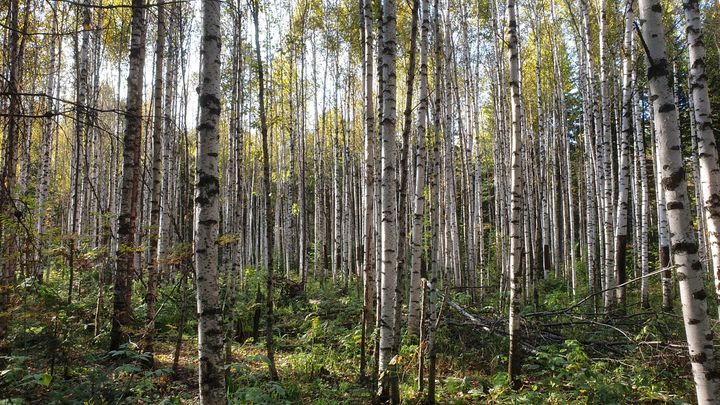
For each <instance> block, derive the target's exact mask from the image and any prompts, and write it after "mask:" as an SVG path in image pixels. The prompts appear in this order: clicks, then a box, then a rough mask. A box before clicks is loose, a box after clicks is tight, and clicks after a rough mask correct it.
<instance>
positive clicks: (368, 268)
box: [360, 0, 377, 376]
mask: <svg viewBox="0 0 720 405" xmlns="http://www.w3.org/2000/svg"><path fill="white" fill-rule="evenodd" d="M362 6H363V7H362V10H363V11H362V21H363V31H364V34H365V38H364V45H363V51H364V55H363V59H364V66H363V69H364V73H365V82H364V87H363V89H364V96H365V110H364V113H365V196H364V198H365V227H364V232H365V237H364V240H363V244H364V247H365V249H364V256H363V260H364V266H363V286H364V288H363V319H362V338H363V340H362V345H361V348H360V349H361V352H360V356H361V360H360V363H361V364H360V375H361V376H364V374H365V352H366V350H365V345H366V342H367V335H368V328H369V327H370V325H371V324H372V320H373V319H375V306H376V305H377V303H376V301H377V299H376V294H377V293H376V291H375V283H376V280H375V249H374V247H375V241H374V238H373V236H374V234H375V214H374V209H375V207H374V199H375V107H374V105H373V104H374V103H373V100H374V95H373V69H374V67H373V49H374V46H373V41H374V38H373V27H372V14H371V13H372V4H371V1H370V0H363V3H362Z"/></svg>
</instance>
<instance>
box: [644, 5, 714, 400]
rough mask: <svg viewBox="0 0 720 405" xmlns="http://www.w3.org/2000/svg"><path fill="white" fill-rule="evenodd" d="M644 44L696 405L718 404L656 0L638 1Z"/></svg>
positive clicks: (702, 292) (663, 37) (710, 339)
mask: <svg viewBox="0 0 720 405" xmlns="http://www.w3.org/2000/svg"><path fill="white" fill-rule="evenodd" d="M639 5H640V22H641V28H642V40H643V41H644V46H645V47H646V52H647V62H648V70H647V76H648V84H649V87H650V99H651V100H652V107H653V112H654V118H655V122H656V130H657V135H656V136H657V144H658V160H659V162H660V165H659V168H658V169H659V170H658V171H659V173H660V177H661V184H662V189H663V190H662V191H663V193H664V195H665V199H666V207H667V216H668V225H669V228H670V242H671V244H672V255H673V259H674V260H673V262H674V264H675V265H676V266H677V278H678V283H679V285H680V299H681V301H682V304H683V306H682V308H683V320H684V322H685V334H686V336H687V342H688V350H689V353H690V362H691V364H692V370H693V376H694V379H695V388H696V391H697V399H698V403H701V404H703V403H716V402H717V401H718V399H719V398H718V379H719V377H720V374H719V373H718V370H717V367H716V365H715V358H714V354H713V333H712V331H711V329H710V325H709V323H708V317H707V299H706V297H707V295H706V294H705V288H704V285H703V279H704V274H703V271H702V266H701V264H700V261H699V258H698V254H697V252H698V243H697V241H696V240H695V232H694V229H693V224H692V217H691V215H690V201H689V199H688V189H687V182H686V180H685V168H684V165H683V159H682V149H681V147H680V128H679V123H678V116H677V111H676V106H675V100H674V97H673V92H672V88H671V87H670V85H669V72H668V60H667V56H666V52H665V29H664V27H663V7H662V5H661V4H660V0H639Z"/></svg>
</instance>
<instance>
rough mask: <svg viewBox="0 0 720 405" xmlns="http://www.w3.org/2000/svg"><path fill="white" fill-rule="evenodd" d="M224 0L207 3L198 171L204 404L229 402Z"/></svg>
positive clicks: (196, 239)
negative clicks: (222, 158)
mask: <svg viewBox="0 0 720 405" xmlns="http://www.w3.org/2000/svg"><path fill="white" fill-rule="evenodd" d="M220 8H221V3H220V1H218V0H203V2H202V16H203V23H202V42H201V51H200V52H201V60H202V64H201V66H202V71H201V81H200V83H201V85H200V94H199V97H198V105H199V106H200V121H199V122H198V128H197V130H198V142H197V154H196V169H195V170H196V172H195V236H194V238H193V239H194V244H195V246H194V247H195V277H196V280H197V312H198V357H199V358H200V368H199V370H200V373H199V377H200V402H201V403H203V404H207V405H215V404H224V403H226V401H227V400H226V399H225V370H224V368H223V330H222V311H221V307H220V294H219V283H218V244H217V239H218V232H219V228H218V226H219V222H220V208H219V194H220V181H219V179H218V174H219V173H218V148H219V141H220V139H219V135H218V129H219V128H218V125H219V123H220V110H221V103H220V67H221V61H220V55H221V39H220V35H221V28H220Z"/></svg>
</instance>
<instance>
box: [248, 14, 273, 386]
mask: <svg viewBox="0 0 720 405" xmlns="http://www.w3.org/2000/svg"><path fill="white" fill-rule="evenodd" d="M251 9H252V10H251V11H252V16H253V23H254V24H255V58H256V61H257V75H258V103H259V104H260V132H261V134H262V153H263V187H264V190H265V238H266V242H265V243H266V246H265V249H266V251H267V278H266V291H265V293H266V294H267V295H266V304H267V315H266V316H267V327H266V328H267V330H266V331H265V333H266V338H267V342H266V349H267V356H268V367H269V369H270V378H271V379H273V380H275V381H277V380H278V379H279V376H278V372H277V368H276V367H275V347H274V344H273V324H274V321H275V319H274V314H273V270H274V269H273V242H274V240H273V233H274V232H273V231H274V229H275V228H274V225H273V219H274V218H273V210H272V188H271V184H270V152H269V150H268V126H267V115H266V113H265V73H264V71H263V62H262V56H261V54H260V25H259V21H258V17H259V13H260V4H259V0H252V2H251Z"/></svg>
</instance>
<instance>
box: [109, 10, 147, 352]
mask: <svg viewBox="0 0 720 405" xmlns="http://www.w3.org/2000/svg"><path fill="white" fill-rule="evenodd" d="M145 29H146V23H145V0H133V1H132V22H131V28H130V30H131V31H130V64H129V68H128V78H127V101H126V107H125V136H124V138H123V173H122V184H121V189H120V216H119V218H118V242H119V248H118V254H117V270H116V274H115V286H114V289H113V317H112V330H111V331H110V348H111V349H113V350H115V349H118V348H119V347H120V345H121V344H123V342H124V340H125V339H126V336H127V332H126V331H125V328H126V327H127V326H129V324H130V321H131V319H132V306H131V302H130V293H131V292H132V278H133V275H134V274H135V263H134V262H135V261H134V257H135V249H134V248H133V247H134V246H135V231H136V227H137V224H136V223H137V214H138V200H139V198H138V197H139V193H140V149H141V147H140V139H141V137H142V104H143V67H144V66H145Z"/></svg>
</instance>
